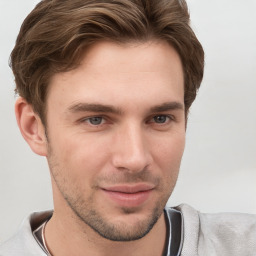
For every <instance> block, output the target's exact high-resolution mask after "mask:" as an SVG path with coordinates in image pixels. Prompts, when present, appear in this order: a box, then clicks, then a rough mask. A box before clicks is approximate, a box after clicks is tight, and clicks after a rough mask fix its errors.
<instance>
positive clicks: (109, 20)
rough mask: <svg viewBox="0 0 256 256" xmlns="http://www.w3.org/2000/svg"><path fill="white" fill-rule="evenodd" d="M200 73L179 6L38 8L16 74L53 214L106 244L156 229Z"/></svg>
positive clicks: (164, 2)
mask: <svg viewBox="0 0 256 256" xmlns="http://www.w3.org/2000/svg"><path fill="white" fill-rule="evenodd" d="M203 65H204V54H203V50H202V47H201V45H200V43H199V42H198V40H197V38H196V36H195V34H194V33H193V31H192V29H191V28H190V26H189V14H188V10H187V6H186V3H185V1H182V0H180V1H178V0H157V1H154V0H152V1H146V0H125V1H124V0H115V1H108V0H105V1H102V0H91V1H85V0H65V1H62V0H44V1H41V2H40V3H39V4H38V5H37V6H36V8H35V9H34V10H33V11H32V12H31V13H30V14H29V16H28V17H27V18H26V19H25V21H24V23H23V25H22V27H21V30H20V33H19V36H18V38H17V42H16V46H15V48H14V50H13V52H12V54H11V66H12V69H13V72H14V75H15V81H16V85H17V87H16V91H17V93H18V94H19V95H20V96H21V99H22V100H20V101H19V102H18V104H17V107H16V115H17V119H18V123H19V126H20V129H21V131H22V134H23V136H24V137H25V139H26V140H27V141H28V143H29V145H30V146H31V148H32V149H33V150H34V151H35V152H36V153H38V154H40V155H44V156H46V157H47V159H48V162H49V166H50V170H51V175H52V182H53V191H54V197H55V198H54V199H55V205H56V211H57V213H58V208H59V209H60V208H61V206H63V205H65V206H66V209H71V211H72V212H73V213H74V214H75V216H77V218H78V219H79V221H82V222H83V223H84V224H85V225H87V226H90V227H91V228H92V229H93V230H94V231H96V232H97V233H99V234H100V235H101V236H103V237H105V238H108V239H110V240H123V241H124V240H135V239H139V238H141V237H143V236H144V235H145V234H147V233H148V232H149V231H150V230H151V228H152V227H153V226H154V224H155V223H156V222H157V220H158V219H159V217H160V216H161V214H162V210H163V208H164V206H165V204H166V202H167V200H168V198H169V196H170V194H171V192H172V190H173V188H174V185H175V182H176V179H177V176H178V171H179V166H180V161H181V157H182V153H183V150H184V138H185V124H186V119H187V115H188V111H189V108H190V106H191V104H192V102H193V101H194V99H195V97H196V93H197V90H198V88H199V86H200V83H201V80H202V77H203ZM24 113H26V114H24ZM64 208H65V207H64ZM64 208H63V207H62V209H64ZM63 211H64V210H63ZM64 212H65V211H64ZM66 212H67V214H68V210H67V211H66ZM60 215H61V213H59V216H60ZM127 223H130V224H129V225H127Z"/></svg>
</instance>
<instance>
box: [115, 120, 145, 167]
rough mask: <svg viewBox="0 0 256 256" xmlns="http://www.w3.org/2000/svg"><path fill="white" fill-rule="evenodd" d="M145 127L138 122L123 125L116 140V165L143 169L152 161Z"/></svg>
mask: <svg viewBox="0 0 256 256" xmlns="http://www.w3.org/2000/svg"><path fill="white" fill-rule="evenodd" d="M146 144H147V141H146V136H145V132H144V131H143V127H142V126H141V125H140V124H137V123H132V122H131V123H128V124H124V125H123V126H122V129H120V130H119V132H118V134H117V136H116V140H115V146H114V147H115V150H114V151H115V153H114V156H113V162H114V165H115V167H117V168H123V169H126V170H129V171H141V170H143V169H145V167H146V166H147V165H148V164H149V162H150V156H149V151H148V148H147V146H146Z"/></svg>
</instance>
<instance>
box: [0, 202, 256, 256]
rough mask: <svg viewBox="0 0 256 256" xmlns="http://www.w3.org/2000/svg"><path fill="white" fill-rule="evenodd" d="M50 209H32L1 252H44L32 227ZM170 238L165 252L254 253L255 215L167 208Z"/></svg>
mask: <svg viewBox="0 0 256 256" xmlns="http://www.w3.org/2000/svg"><path fill="white" fill-rule="evenodd" d="M51 215H52V211H48V212H41V213H33V214H31V215H30V216H29V217H28V218H27V219H25V220H24V222H23V224H22V226H21V228H20V229H19V231H18V233H17V234H16V235H15V236H14V237H12V238H11V239H9V240H8V241H6V242H5V243H3V244H2V245H1V246H0V256H46V255H47V254H46V253H45V252H44V251H43V250H42V248H41V246H40V245H39V243H38V242H37V241H36V239H35V238H34V236H33V233H32V232H33V230H35V229H36V228H38V227H39V226H40V225H41V224H42V223H43V222H44V221H46V220H47V219H49V218H50V217H51ZM165 216H166V218H167V220H168V221H167V223H169V232H168V233H169V238H168V242H167V246H166V252H165V254H164V256H177V255H179V256H219V255H221V256H241V255H245V256H256V216H255V215H252V214H238V213H219V214H203V213H200V212H198V211H196V210H195V209H193V208H192V207H190V206H188V205H180V206H178V207H174V208H166V209H165Z"/></svg>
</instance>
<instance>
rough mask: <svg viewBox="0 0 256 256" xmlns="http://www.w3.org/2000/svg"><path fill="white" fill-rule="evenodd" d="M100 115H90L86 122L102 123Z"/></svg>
mask: <svg viewBox="0 0 256 256" xmlns="http://www.w3.org/2000/svg"><path fill="white" fill-rule="evenodd" d="M102 119H103V118H102V117H98V116H95V117H90V118H88V122H89V123H90V124H92V125H99V124H101V123H102Z"/></svg>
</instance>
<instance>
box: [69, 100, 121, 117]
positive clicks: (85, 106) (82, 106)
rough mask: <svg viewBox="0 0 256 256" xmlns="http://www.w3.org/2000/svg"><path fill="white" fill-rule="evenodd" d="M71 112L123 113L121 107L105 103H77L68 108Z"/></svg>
mask: <svg viewBox="0 0 256 256" xmlns="http://www.w3.org/2000/svg"><path fill="white" fill-rule="evenodd" d="M68 111H69V112H72V113H77V112H86V111H89V112H99V113H113V114H118V115H120V114H122V111H121V109H119V108H116V107H113V106H111V105H103V104H97V103H75V104H73V105H71V106H70V107H69V108H68Z"/></svg>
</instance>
